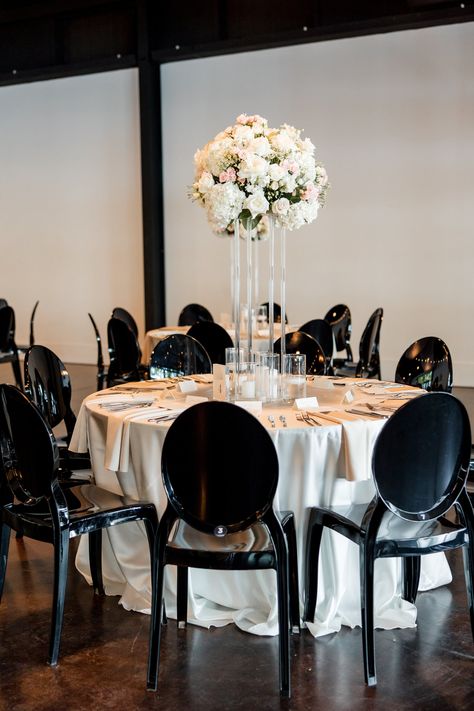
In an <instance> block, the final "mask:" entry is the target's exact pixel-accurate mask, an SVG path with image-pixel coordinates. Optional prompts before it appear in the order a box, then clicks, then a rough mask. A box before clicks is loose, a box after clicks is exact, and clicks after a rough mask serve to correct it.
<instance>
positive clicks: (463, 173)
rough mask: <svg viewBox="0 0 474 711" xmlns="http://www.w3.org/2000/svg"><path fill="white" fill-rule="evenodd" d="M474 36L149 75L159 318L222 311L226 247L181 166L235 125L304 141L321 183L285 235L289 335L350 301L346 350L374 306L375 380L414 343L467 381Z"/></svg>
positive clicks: (472, 380)
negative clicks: (160, 186) (323, 200)
mask: <svg viewBox="0 0 474 711" xmlns="http://www.w3.org/2000/svg"><path fill="white" fill-rule="evenodd" d="M473 67H474V25H473V24H472V23H468V24H461V25H451V26H445V27H435V28H429V29H422V30H415V31H406V32H398V33H393V34H384V35H375V36H369V37H361V38H356V39H343V40H337V41H330V42H320V43H316V44H307V45H302V46H298V47H285V48H281V49H272V50H265V51H259V52H249V53H244V54H236V55H231V56H224V57H215V58H209V59H198V60H190V61H185V62H179V63H173V64H167V65H165V66H164V67H163V68H162V102H163V132H164V133H163V142H164V175H165V248H166V279H167V291H166V293H167V319H168V322H169V323H170V324H171V323H175V322H176V319H177V316H178V313H179V310H180V308H181V307H182V306H183V305H184V304H185V303H187V302H192V301H198V302H200V303H203V304H205V305H206V306H207V307H208V308H209V309H210V310H211V312H213V313H214V314H215V315H216V316H217V317H218V316H219V314H220V313H221V312H228V311H229V310H230V293H229V252H230V246H229V243H228V240H226V239H225V238H219V237H216V236H214V235H213V234H212V233H211V232H210V229H209V228H208V226H207V223H206V219H205V214H204V211H203V210H201V209H200V208H199V207H198V206H197V205H195V204H193V203H192V202H191V201H190V200H189V199H188V198H187V191H186V188H187V186H189V185H190V184H191V183H192V181H193V155H194V152H195V150H196V149H197V148H198V147H201V146H202V145H204V144H205V143H206V142H207V141H208V140H210V139H211V138H212V137H213V136H214V135H215V134H216V133H217V132H218V131H220V130H222V129H223V128H225V127H226V126H228V125H229V124H232V123H233V122H234V119H235V117H236V116H237V115H238V114H240V113H242V112H246V113H250V114H253V113H259V114H261V115H263V116H265V117H266V118H267V119H268V120H269V123H270V125H275V126H276V125H279V124H280V123H283V122H286V123H290V124H292V125H295V126H297V127H300V128H304V129H305V135H307V136H309V137H310V138H311V139H312V141H313V143H315V144H316V147H317V153H318V157H319V158H320V159H321V160H322V161H323V162H324V163H325V165H326V168H327V171H328V173H329V178H330V182H331V184H332V188H331V191H330V193H329V196H328V200H327V205H326V207H325V208H324V209H322V210H320V213H319V217H318V219H317V221H316V222H315V223H313V224H311V225H309V226H306V227H304V228H302V229H301V230H299V231H298V232H295V233H290V234H289V236H288V258H287V273H288V278H287V284H288V286H287V310H288V314H289V318H290V321H291V322H292V323H300V324H301V323H303V322H304V321H306V320H308V319H310V318H316V317H322V316H323V315H324V314H325V312H326V310H327V309H328V308H329V307H330V306H332V305H333V304H335V303H338V302H345V303H347V304H349V306H350V308H351V310H352V315H353V336H352V339H353V343H354V346H355V351H356V352H357V344H358V342H359V337H360V335H361V332H362V329H363V326H364V325H365V322H366V320H367V318H368V316H369V315H370V313H372V311H373V310H374V309H375V308H376V307H378V306H382V307H383V308H384V311H385V318H384V322H383V326H382V334H381V355H382V375H383V376H384V377H391V376H393V374H394V370H395V365H396V363H397V361H398V358H399V356H400V355H401V353H402V351H403V350H404V349H405V347H407V346H408V345H409V344H410V343H411V342H412V341H413V340H415V339H416V338H417V337H421V336H425V335H437V336H440V337H441V338H443V339H444V340H445V341H446V342H447V343H448V345H449V347H450V349H451V351H452V354H453V359H454V368H455V383H456V384H457V385H471V386H472V385H474V329H473V328H472V323H473V318H474V289H473V283H472V282H473V278H472V274H473V263H474V249H473V245H472V243H473V228H474V200H473V199H472V194H473V183H474V180H473V170H472V166H473V165H474V81H473Z"/></svg>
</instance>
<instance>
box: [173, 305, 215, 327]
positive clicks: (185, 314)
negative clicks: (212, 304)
mask: <svg viewBox="0 0 474 711" xmlns="http://www.w3.org/2000/svg"><path fill="white" fill-rule="evenodd" d="M196 321H214V319H213V318H212V314H211V312H210V311H208V310H207V309H206V307H205V306H201V304H187V306H185V307H184V309H183V310H182V311H181V313H180V314H179V318H178V326H192V325H193V323H196Z"/></svg>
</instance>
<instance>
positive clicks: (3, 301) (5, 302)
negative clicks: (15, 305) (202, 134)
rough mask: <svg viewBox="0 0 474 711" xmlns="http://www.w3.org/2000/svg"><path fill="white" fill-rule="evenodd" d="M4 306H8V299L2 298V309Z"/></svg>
mask: <svg viewBox="0 0 474 711" xmlns="http://www.w3.org/2000/svg"><path fill="white" fill-rule="evenodd" d="M4 306H8V301H7V300H6V299H0V309H3V307H4Z"/></svg>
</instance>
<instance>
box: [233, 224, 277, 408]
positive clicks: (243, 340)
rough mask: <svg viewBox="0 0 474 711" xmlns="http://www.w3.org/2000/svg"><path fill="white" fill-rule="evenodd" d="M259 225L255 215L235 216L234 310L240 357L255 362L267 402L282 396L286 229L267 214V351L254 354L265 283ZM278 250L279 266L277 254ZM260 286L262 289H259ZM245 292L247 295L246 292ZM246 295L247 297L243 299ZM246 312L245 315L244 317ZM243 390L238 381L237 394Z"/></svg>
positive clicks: (258, 396) (258, 389)
mask: <svg viewBox="0 0 474 711" xmlns="http://www.w3.org/2000/svg"><path fill="white" fill-rule="evenodd" d="M259 243H260V241H259V240H258V238H257V227H256V224H255V220H253V219H252V218H250V217H249V218H247V219H242V220H235V222H234V237H233V243H232V270H231V272H232V300H233V304H232V311H233V321H234V324H235V349H236V354H237V359H239V358H240V354H241V353H242V352H243V354H244V355H243V357H244V359H245V361H246V362H250V361H252V360H255V363H256V388H255V397H256V399H259V400H263V401H264V402H268V401H275V400H278V399H280V387H279V382H280V378H279V372H278V371H279V365H280V364H281V363H283V362H284V356H285V314H286V233H285V229H284V228H281V227H279V226H277V225H276V223H275V219H274V217H273V216H272V215H268V283H267V294H266V296H267V299H266V300H267V301H268V345H267V347H266V349H265V350H264V351H262V350H261V349H259V352H258V353H256V354H254V337H255V335H257V330H256V329H257V319H256V315H257V313H258V305H259V302H260V300H263V301H265V299H264V298H262V297H263V295H264V294H263V285H262V284H261V281H262V280H261V279H260V270H259V264H260V263H261V260H259V256H258V250H259V249H260V247H259ZM276 253H279V260H278V262H277V264H278V267H279V273H277V270H276V259H275V255H276ZM276 284H278V285H279V299H280V304H281V334H280V335H281V339H280V343H281V348H280V353H278V354H276V355H278V356H279V357H278V358H274V357H272V356H273V353H274V349H273V345H274V343H275V312H274V304H275V285H276ZM260 290H261V292H262V293H260ZM244 294H245V296H244ZM244 299H245V300H244ZM243 314H246V317H245V318H243ZM240 371H241V368H240V363H238V362H237V363H236V372H237V373H240ZM241 390H242V388H241V387H239V386H238V385H237V387H236V389H235V393H236V394H235V395H234V398H235V399H238V392H240V391H241Z"/></svg>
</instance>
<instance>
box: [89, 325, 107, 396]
mask: <svg viewBox="0 0 474 711" xmlns="http://www.w3.org/2000/svg"><path fill="white" fill-rule="evenodd" d="M87 315H88V316H89V318H90V321H91V323H92V328H93V329H94V334H95V340H96V342H97V390H102V389H103V387H104V383H105V377H106V374H105V365H104V356H103V353H102V338H101V337H100V333H99V329H98V328H97V324H96V322H95V320H94V317H93V316H92V314H89V313H88V314H87Z"/></svg>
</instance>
